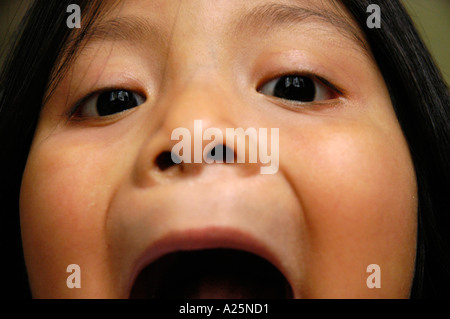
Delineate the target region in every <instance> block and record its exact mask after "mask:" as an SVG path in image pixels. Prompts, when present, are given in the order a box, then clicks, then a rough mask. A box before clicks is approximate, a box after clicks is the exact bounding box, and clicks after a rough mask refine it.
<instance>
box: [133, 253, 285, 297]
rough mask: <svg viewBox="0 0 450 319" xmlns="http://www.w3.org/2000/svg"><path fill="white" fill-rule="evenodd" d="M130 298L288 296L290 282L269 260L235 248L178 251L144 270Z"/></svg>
mask: <svg viewBox="0 0 450 319" xmlns="http://www.w3.org/2000/svg"><path fill="white" fill-rule="evenodd" d="M130 298H136V299H142V298H154V299H224V298H229V299H285V298H289V299H290V298H292V291H291V287H290V285H289V283H288V282H287V280H286V279H285V278H284V276H283V275H282V274H281V272H280V271H279V270H278V269H277V268H276V267H275V266H273V265H272V264H271V263H269V262H268V261H267V260H265V259H263V258H261V257H259V256H256V255H254V254H251V253H248V252H244V251H239V250H233V249H207V250H196V251H182V252H174V253H171V254H168V255H165V256H163V257H161V258H159V259H158V260H156V261H155V262H153V263H151V264H150V265H148V266H147V267H146V268H144V269H143V270H142V272H141V273H140V274H139V276H138V277H137V279H136V281H135V283H134V285H133V288H132V291H131V294H130Z"/></svg>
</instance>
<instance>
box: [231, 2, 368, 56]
mask: <svg viewBox="0 0 450 319" xmlns="http://www.w3.org/2000/svg"><path fill="white" fill-rule="evenodd" d="M310 18H311V19H316V20H318V21H319V23H323V24H327V25H329V26H331V27H334V28H337V29H339V30H340V31H342V32H343V33H342V34H343V35H344V36H346V37H347V38H349V39H350V40H351V41H352V42H354V43H355V44H356V45H357V46H358V47H359V48H360V49H362V50H363V52H364V53H366V54H369V55H370V53H369V52H370V51H369V49H368V46H367V44H366V41H364V39H363V38H362V37H361V35H360V32H358V31H359V30H358V29H357V28H355V27H354V26H353V25H351V23H350V22H349V21H348V20H347V19H346V18H345V17H344V16H342V15H338V14H337V13H334V12H332V11H330V10H324V9H322V10H320V9H317V10H314V9H310V8H305V7H301V6H298V5H287V4H279V3H269V4H264V5H261V6H259V7H256V8H254V9H253V10H252V11H250V12H247V13H244V14H243V15H241V16H239V17H237V19H236V20H237V22H236V23H235V28H234V30H233V32H234V34H235V35H238V34H240V33H242V32H243V30H252V31H255V33H258V32H259V33H262V34H265V33H267V30H268V29H270V28H273V27H279V26H292V25H296V24H299V23H303V22H305V20H307V19H310Z"/></svg>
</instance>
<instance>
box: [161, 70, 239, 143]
mask: <svg viewBox="0 0 450 319" xmlns="http://www.w3.org/2000/svg"><path fill="white" fill-rule="evenodd" d="M165 91H166V92H163V93H162V97H161V99H160V101H159V102H158V106H157V107H160V108H163V110H162V113H163V114H164V115H163V118H162V125H161V129H162V130H163V131H164V133H165V134H168V135H171V134H172V132H173V130H175V129H176V128H186V129H188V130H189V131H190V132H192V133H194V127H195V121H201V122H202V126H203V128H209V127H215V128H219V129H225V128H226V127H234V126H235V123H233V122H234V120H233V118H234V117H233V116H232V113H234V112H233V109H234V107H235V106H236V105H235V103H236V101H233V97H232V95H231V93H230V92H229V89H227V88H226V87H225V84H224V83H220V80H219V79H217V77H216V76H214V75H211V73H209V74H198V75H196V76H192V77H190V78H188V79H187V80H185V82H184V83H173V85H172V88H170V89H168V90H165Z"/></svg>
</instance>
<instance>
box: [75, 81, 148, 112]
mask: <svg viewBox="0 0 450 319" xmlns="http://www.w3.org/2000/svg"><path fill="white" fill-rule="evenodd" d="M108 96H109V102H110V103H111V102H113V99H114V100H115V101H116V102H115V103H113V104H110V105H109V106H110V107H112V108H113V109H114V110H113V112H111V113H110V114H103V115H102V114H100V113H102V112H99V109H98V107H99V105H98V102H99V99H105V98H108ZM117 100H119V102H117ZM145 101H146V98H145V97H144V96H142V95H141V94H139V93H137V92H135V91H132V90H127V89H122V88H110V89H104V90H102V91H97V92H93V93H91V94H89V95H87V96H86V97H84V98H83V99H81V101H79V102H78V103H76V104H75V106H74V107H73V108H72V109H71V110H70V111H69V113H68V116H69V117H70V118H78V119H84V118H90V117H106V116H112V115H114V114H118V113H122V112H125V111H127V110H129V109H132V108H135V107H137V106H139V105H141V104H143V103H145ZM91 103H94V104H93V105H92V104H91ZM124 103H125V105H123V104H124ZM114 104H116V105H114ZM118 104H122V105H118ZM89 107H91V109H88V108H89ZM103 111H105V110H103ZM93 113H95V114H93Z"/></svg>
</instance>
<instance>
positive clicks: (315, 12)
mask: <svg viewBox="0 0 450 319" xmlns="http://www.w3.org/2000/svg"><path fill="white" fill-rule="evenodd" d="M105 9H106V10H104V12H102V13H101V14H100V15H99V16H98V19H96V21H94V23H93V25H92V26H91V27H89V29H88V30H87V32H86V33H85V34H84V38H85V40H86V42H91V41H99V40H100V41H110V40H114V41H116V40H125V41H128V42H131V43H136V42H140V41H143V40H144V39H146V38H152V40H153V43H155V42H160V44H164V42H168V41H169V39H170V37H171V32H172V31H173V29H174V28H175V25H176V24H184V25H185V26H188V27H191V29H195V30H196V31H199V32H209V33H214V36H215V37H229V38H236V37H238V38H239V37H240V38H242V37H244V36H253V37H255V36H259V37H263V36H264V35H265V34H267V33H268V32H270V31H273V30H277V29H286V30H289V29H291V30H293V29H294V28H295V27H298V26H311V25H314V26H317V27H318V28H316V31H317V30H318V29H321V30H322V31H323V32H325V33H328V34H330V35H333V36H335V37H341V38H343V39H344V40H345V41H347V42H348V43H349V44H350V46H353V47H354V48H356V49H357V50H360V51H363V52H364V53H368V52H369V50H368V46H367V44H366V41H365V40H364V34H363V32H362V31H361V30H360V29H359V27H358V25H357V23H356V22H355V21H354V20H353V19H352V18H351V16H350V15H349V14H348V13H347V12H346V9H345V7H344V6H343V5H342V3H341V2H340V1H337V0H327V1H323V0H307V1H306V0H275V1H274V0H252V1H242V0H214V1H211V0H196V1H183V0H173V1H171V0H122V1H118V2H114V3H112V2H110V3H108V4H107V5H106V6H105ZM76 35H77V33H76V31H75V33H74V34H73V36H76ZM165 44H166V45H167V43H165ZM369 55H370V54H369Z"/></svg>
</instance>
